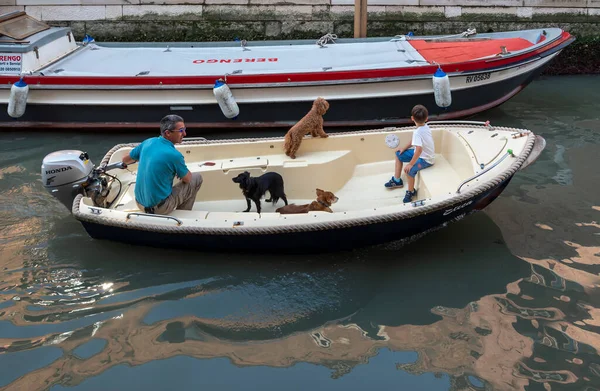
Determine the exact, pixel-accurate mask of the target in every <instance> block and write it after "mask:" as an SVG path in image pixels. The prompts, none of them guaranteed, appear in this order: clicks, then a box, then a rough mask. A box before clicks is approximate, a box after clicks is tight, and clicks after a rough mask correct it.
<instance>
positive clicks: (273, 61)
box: [42, 30, 545, 77]
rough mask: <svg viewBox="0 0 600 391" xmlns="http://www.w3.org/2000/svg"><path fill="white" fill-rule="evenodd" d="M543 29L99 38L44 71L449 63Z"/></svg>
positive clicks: (511, 45) (528, 40) (235, 70)
mask: <svg viewBox="0 0 600 391" xmlns="http://www.w3.org/2000/svg"><path fill="white" fill-rule="evenodd" d="M544 39H545V37H544V36H543V35H542V33H541V30H539V31H536V30H528V31H526V32H524V33H522V35H520V36H516V35H514V34H511V33H498V34H496V35H495V36H494V35H492V34H479V35H477V36H474V37H471V38H464V39H454V40H438V39H433V38H428V39H417V38H415V39H410V40H405V39H404V38H391V39H389V38H388V39H385V38H378V39H366V40H364V41H360V40H359V41H356V40H355V41H348V40H339V41H336V43H328V44H327V45H326V47H320V46H319V45H317V44H316V43H307V42H306V41H302V42H301V43H298V42H292V41H290V43H288V44H284V43H285V42H281V43H279V44H275V43H271V44H269V43H265V42H259V43H252V44H249V45H247V46H245V47H242V46H241V44H237V43H231V42H226V43H212V44H208V43H205V44H202V43H200V44H182V43H173V44H169V43H161V44H153V45H148V44H139V45H132V44H114V43H108V44H102V43H90V44H88V45H87V46H85V47H81V48H80V49H79V50H78V51H76V52H74V53H72V54H71V55H68V56H66V57H65V58H64V59H62V60H60V61H58V62H56V63H54V64H52V65H51V66H49V67H48V68H46V69H42V72H43V73H44V74H45V75H59V76H123V77H125V76H224V75H225V74H243V75H257V74H277V73H286V74H287V73H307V72H308V73H313V72H326V71H356V70H373V69H391V68H408V67H418V66H428V65H431V64H432V63H434V62H435V63H438V64H448V63H456V62H464V61H469V60H475V59H478V58H485V57H490V56H495V55H498V54H499V53H501V47H502V46H504V47H506V49H507V50H508V51H509V52H515V51H519V50H523V49H526V48H529V47H532V46H534V45H536V44H540V43H541V42H542V41H543V40H544Z"/></svg>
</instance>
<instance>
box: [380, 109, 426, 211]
mask: <svg viewBox="0 0 600 391" xmlns="http://www.w3.org/2000/svg"><path fill="white" fill-rule="evenodd" d="M428 117H429V112H428V111H427V108H426V107H425V106H423V105H416V106H415V107H413V109H412V112H411V117H410V119H411V120H412V121H413V122H414V123H415V125H416V126H417V129H416V130H415V131H414V132H413V136H412V141H411V142H410V143H409V144H408V145H405V146H404V147H401V148H398V149H397V150H396V152H395V153H396V157H397V158H398V159H396V167H395V171H394V176H393V177H392V178H391V179H390V180H389V181H388V182H387V183H386V184H385V187H387V188H388V189H399V188H401V187H403V186H404V183H403V182H402V179H401V178H400V175H401V174H402V165H403V163H408V164H407V165H406V167H404V172H405V173H406V174H407V178H408V190H407V191H406V195H405V196H404V201H403V202H405V203H406V202H410V201H412V199H413V197H415V196H416V195H417V190H416V189H415V175H417V172H418V171H419V170H422V169H424V168H427V167H431V166H432V165H433V163H434V160H433V159H434V154H435V145H434V143H433V137H432V135H431V129H429V126H428V125H427V119H428ZM411 147H414V149H410V148H411Z"/></svg>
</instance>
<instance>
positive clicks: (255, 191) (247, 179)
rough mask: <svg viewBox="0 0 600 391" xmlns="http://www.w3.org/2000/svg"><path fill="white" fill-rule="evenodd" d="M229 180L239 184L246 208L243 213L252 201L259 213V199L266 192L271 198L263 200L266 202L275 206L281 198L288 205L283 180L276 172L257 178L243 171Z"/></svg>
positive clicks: (247, 209)
mask: <svg viewBox="0 0 600 391" xmlns="http://www.w3.org/2000/svg"><path fill="white" fill-rule="evenodd" d="M231 180H232V181H234V182H235V183H239V184H240V189H242V194H243V195H244V197H246V202H247V203H248V207H247V208H246V210H245V211H244V212H249V211H250V200H252V201H254V204H256V211H257V212H258V213H260V198H261V197H262V196H263V195H264V194H265V193H266V191H267V190H268V191H269V194H270V195H271V198H270V199H268V200H265V201H266V202H272V203H273V204H276V203H277V201H279V199H280V198H281V199H282V200H283V202H285V204H286V205H287V204H288V201H287V198H286V196H285V192H284V191H283V178H282V177H281V175H279V174H278V173H276V172H267V173H266V174H263V175H261V176H259V177H251V176H250V173H249V172H248V171H244V172H242V173H241V174H239V175H238V176H236V177H235V178H232V179H231Z"/></svg>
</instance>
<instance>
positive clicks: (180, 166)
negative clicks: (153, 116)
mask: <svg viewBox="0 0 600 391" xmlns="http://www.w3.org/2000/svg"><path fill="white" fill-rule="evenodd" d="M185 130H186V129H185V124H184V123H183V118H181V117H180V116H178V115H173V114H172V115H167V116H166V117H164V118H163V119H162V120H161V121H160V136H159V137H153V138H150V139H147V140H145V141H144V142H142V143H141V144H140V145H138V146H137V147H135V148H134V149H132V150H131V151H130V152H129V154H128V155H126V156H124V157H123V163H125V165H127V164H132V163H135V162H136V161H139V162H140V166H139V168H138V171H137V178H136V183H135V200H136V202H137V205H138V208H140V210H143V211H144V212H146V213H153V214H161V215H165V214H169V213H171V212H172V211H173V210H175V209H183V210H192V207H193V206H194V201H195V200H196V194H197V193H198V191H199V190H200V186H202V176H201V175H200V173H197V172H195V173H193V174H192V173H191V172H190V170H189V169H188V168H187V166H186V164H185V160H184V158H183V155H182V154H181V152H179V151H178V150H177V149H176V148H175V144H179V143H181V141H182V140H183V137H185V135H186V133H185ZM175 176H177V177H178V178H179V179H181V182H179V183H177V184H176V185H175V186H173V179H174V178H175Z"/></svg>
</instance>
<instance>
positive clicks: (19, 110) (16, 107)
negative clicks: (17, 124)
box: [7, 78, 29, 118]
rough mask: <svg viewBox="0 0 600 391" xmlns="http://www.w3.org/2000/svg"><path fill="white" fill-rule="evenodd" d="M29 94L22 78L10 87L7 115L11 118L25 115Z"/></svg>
mask: <svg viewBox="0 0 600 391" xmlns="http://www.w3.org/2000/svg"><path fill="white" fill-rule="evenodd" d="M28 94H29V86H28V85H27V83H25V81H24V80H23V78H21V79H20V80H19V81H17V82H16V83H15V84H13V85H12V87H10V96H9V97H8V109H7V111H8V115H10V116H11V117H13V118H19V117H21V116H22V115H23V114H25V108H26V107H27V95H28Z"/></svg>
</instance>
